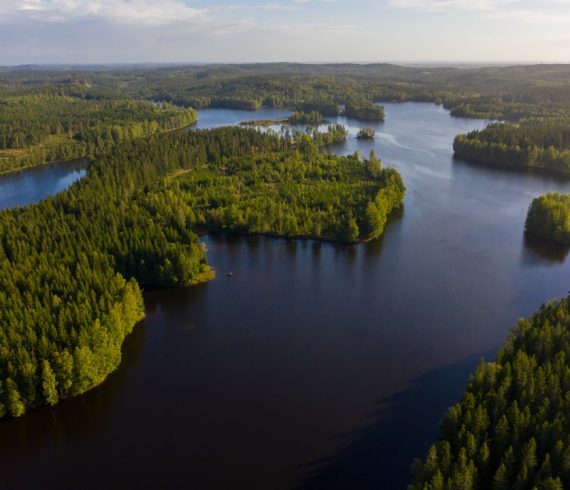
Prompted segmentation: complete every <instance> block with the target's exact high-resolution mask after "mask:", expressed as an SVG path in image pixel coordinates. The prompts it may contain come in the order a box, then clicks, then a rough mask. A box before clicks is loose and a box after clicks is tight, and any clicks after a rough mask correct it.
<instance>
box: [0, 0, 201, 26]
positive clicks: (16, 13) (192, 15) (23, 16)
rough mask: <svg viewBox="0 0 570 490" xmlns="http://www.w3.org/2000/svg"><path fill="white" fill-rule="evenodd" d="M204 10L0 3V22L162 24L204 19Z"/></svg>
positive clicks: (103, 2) (168, 5)
mask: <svg viewBox="0 0 570 490" xmlns="http://www.w3.org/2000/svg"><path fill="white" fill-rule="evenodd" d="M206 13H207V11H206V10H205V9H198V8H193V7H190V6H189V5H188V4H186V3H184V2H183V1H181V0H1V2H0V22H3V23H8V22H10V23H13V22H18V21H20V22H21V21H34V22H42V23H46V22H71V21H77V20H93V19H104V20H106V21H108V22H116V23H139V24H143V25H164V24H169V23H175V22H185V21H189V20H191V21H196V20H200V19H203V18H204V16H205V14H206Z"/></svg>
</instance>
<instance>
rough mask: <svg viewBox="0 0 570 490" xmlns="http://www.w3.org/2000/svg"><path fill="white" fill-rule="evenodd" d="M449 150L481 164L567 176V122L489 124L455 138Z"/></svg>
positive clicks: (569, 145) (569, 165) (569, 134)
mask: <svg viewBox="0 0 570 490" xmlns="http://www.w3.org/2000/svg"><path fill="white" fill-rule="evenodd" d="M453 149H454V151H455V154H456V155H457V156H459V157H463V158H467V159H469V160H474V161H478V162H482V163H487V164H497V165H506V166H513V167H521V168H538V169H544V170H549V171H552V172H558V173H570V122H567V121H560V122H554V121H549V120H547V121H543V122H541V121H533V122H523V123H520V124H491V125H490V126H488V127H487V128H485V129H484V130H482V131H473V132H471V133H469V134H467V135H465V136H464V135H461V136H458V137H457V138H455V141H454V143H453Z"/></svg>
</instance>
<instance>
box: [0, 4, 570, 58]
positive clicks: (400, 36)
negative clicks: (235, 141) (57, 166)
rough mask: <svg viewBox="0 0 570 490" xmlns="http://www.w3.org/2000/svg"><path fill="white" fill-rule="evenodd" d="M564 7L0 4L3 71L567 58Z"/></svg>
mask: <svg viewBox="0 0 570 490" xmlns="http://www.w3.org/2000/svg"><path fill="white" fill-rule="evenodd" d="M569 27H570V0H350V1H346V0H267V1H265V0H93V1H90V0H1V1H0V65H19V64H29V63H41V64H48V63H86V64H89V63H141V62H160V63H183V62H268V61H298V62H335V61H353V62H370V61H389V62H400V63H410V62H416V63H417V62H419V63H422V62H425V63H427V62H467V63H469V62H477V63H480V62H488V63H501V62H503V63H509V62H517V63H532V62H560V63H565V62H570V50H569V49H568V46H570V29H569Z"/></svg>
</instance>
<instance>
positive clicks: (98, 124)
mask: <svg viewBox="0 0 570 490" xmlns="http://www.w3.org/2000/svg"><path fill="white" fill-rule="evenodd" d="M196 118H197V116H196V112H195V111H194V110H192V109H186V110H183V109H180V108H177V107H174V106H170V105H167V104H153V103H151V102H148V101H142V100H130V99H124V98H111V99H101V100H100V99H86V98H80V97H72V96H61V95H51V94H37V95H28V96H10V97H4V98H2V97H0V173H2V172H7V171H11V170H19V169H22V168H25V167H30V166H34V165H39V164H42V163H46V162H53V161H62V160H71V159H74V158H81V157H86V156H95V155H97V154H99V153H100V152H102V151H105V150H107V149H108V148H109V147H111V146H112V145H114V144H118V143H120V142H122V141H124V140H127V139H134V138H141V137H144V136H148V135H151V134H154V133H157V132H160V131H167V130H171V129H175V128H180V127H183V126H188V125H190V124H192V123H194V122H196Z"/></svg>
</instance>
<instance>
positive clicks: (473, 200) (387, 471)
mask: <svg viewBox="0 0 570 490" xmlns="http://www.w3.org/2000/svg"><path fill="white" fill-rule="evenodd" d="M216 111H220V112H216ZM230 112H235V111H230ZM386 113H387V120H386V122H385V123H383V124H377V125H373V126H374V128H375V129H376V133H377V137H376V139H375V140H374V141H362V140H357V139H356V138H355V136H356V133H357V131H358V129H359V128H361V127H365V126H370V124H369V123H362V124H361V123H359V122H357V121H353V120H346V119H342V118H339V121H342V122H343V123H345V124H346V125H347V126H348V129H349V133H350V138H349V139H348V141H347V142H346V143H345V144H343V145H340V146H338V147H335V148H331V149H330V151H335V152H339V153H352V152H354V151H355V150H357V149H358V150H359V151H361V152H362V153H364V154H368V152H369V151H370V149H372V148H374V149H375V151H376V153H377V154H378V155H379V156H380V157H381V158H382V160H383V162H384V164H391V165H394V166H395V167H396V168H397V169H398V171H400V172H401V173H402V175H403V177H404V179H405V182H406V186H407V188H408V194H407V198H406V203H405V208H404V210H403V212H402V213H401V215H400V216H395V217H394V219H393V220H392V222H391V223H390V225H389V226H388V227H387V229H386V233H385V235H384V237H383V239H382V240H380V241H375V242H372V243H368V244H363V245H359V246H347V247H340V246H334V245H331V244H320V243H316V242H311V241H292V240H280V239H271V238H265V237H239V236H234V237H231V236H218V235H211V236H207V237H205V238H204V241H205V243H206V245H207V247H208V250H209V252H208V257H209V261H210V263H212V264H213V265H214V266H215V267H216V269H217V271H218V278H217V279H216V280H215V281H213V282H211V283H209V284H205V285H202V286H198V287H195V288H187V289H176V290H161V291H153V292H147V293H146V294H145V300H146V307H147V312H148V315H147V318H146V319H145V321H144V322H142V324H141V325H139V326H138V327H137V328H136V329H135V331H134V333H133V334H132V335H131V336H130V337H129V338H128V339H127V341H126V343H125V345H124V361H123V363H122V364H121V366H120V368H119V370H118V371H117V372H116V373H114V374H113V375H111V376H110V378H109V380H108V381H107V382H106V383H104V384H103V385H102V386H100V387H98V388H97V389H95V390H93V391H91V392H89V393H87V394H86V395H84V396H81V397H77V398H75V399H71V400H66V401H64V402H62V403H60V404H58V405H57V406H55V407H53V408H42V409H39V410H36V411H33V412H31V413H30V414H29V415H26V416H25V417H23V418H21V419H17V420H5V421H2V422H0V470H1V471H2V475H3V476H2V487H3V488H26V487H28V488H40V487H41V488H62V487H63V488H101V487H104V488H196V489H220V488H247V489H267V488H271V489H290V488H315V489H316V488H320V489H331V488H333V489H334V488H338V489H341V488H342V489H346V488H351V489H364V488H381V489H397V488H405V484H406V483H407V481H408V468H409V465H410V463H411V460H412V458H413V457H414V456H419V455H423V453H424V452H425V450H426V449H427V447H428V446H429V444H430V443H431V442H432V441H433V439H434V437H435V436H436V433H437V424H438V422H439V420H440V419H441V417H442V415H443V413H444V411H445V409H446V408H447V407H448V406H449V405H451V404H452V403H453V402H454V401H456V399H457V398H458V397H459V396H460V394H461V391H462V389H463V387H464V385H465V382H466V380H467V377H468V375H469V373H470V372H471V371H472V370H473V368H474V367H475V365H476V364H477V362H478V359H479V358H480V357H481V356H484V357H487V358H489V357H492V356H493V355H494V353H495V352H496V350H497V348H498V347H499V346H500V345H501V344H502V343H503V342H504V340H505V338H506V335H507V333H508V331H509V329H510V328H511V327H512V325H513V324H514V322H515V321H516V319H517V318H518V317H520V316H524V315H527V314H530V313H532V312H533V311H534V310H535V309H536V308H537V307H538V306H539V305H540V304H541V303H542V302H544V301H545V300H547V299H549V298H554V297H561V296H563V295H565V294H566V293H567V290H568V277H570V275H569V272H570V270H569V268H570V267H569V265H568V259H567V253H568V250H567V249H565V248H560V247H554V246H552V245H551V244H548V243H544V242H540V241H536V240H528V239H526V238H525V236H524V233H523V225H524V219H525V215H526V210H527V207H528V205H529V204H530V201H531V200H532V198H533V197H535V196H537V195H540V194H543V193H545V192H548V191H561V192H570V182H569V181H566V180H560V179H559V178H556V177H551V176H544V175H541V174H536V173H532V172H522V173H521V172H513V171H509V170H500V169H489V168H483V167H478V166H474V165H471V164H468V163H466V162H464V161H461V160H454V159H453V156H452V151H451V143H452V140H453V137H454V136H455V135H456V134H459V133H462V132H465V131H468V130H470V129H476V128H480V127H483V126H484V124H485V123H484V121H474V120H466V119H457V118H451V117H450V116H449V114H448V112H447V111H445V110H444V109H442V108H441V107H437V106H434V105H430V104H414V103H410V104H402V105H392V104H388V105H386ZM280 114H281V113H280V111H276V113H275V115H274V116H273V115H272V114H267V115H268V116H269V117H271V118H273V117H274V118H278V117H280ZM246 115H247V116H246V117H242V116H241V115H239V114H234V115H233V116H232V118H231V119H230V118H229V115H228V113H227V111H225V112H224V111H223V110H209V111H202V112H201V114H200V120H202V121H210V122H209V123H204V124H210V125H212V126H213V125H215V124H217V125H223V124H228V123H237V122H239V121H240V120H245V119H253V118H252V115H251V113H246ZM256 118H257V114H256ZM259 118H260V119H261V118H266V115H263V116H261V117H259ZM227 272H233V275H232V277H228V276H226V273H227Z"/></svg>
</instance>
